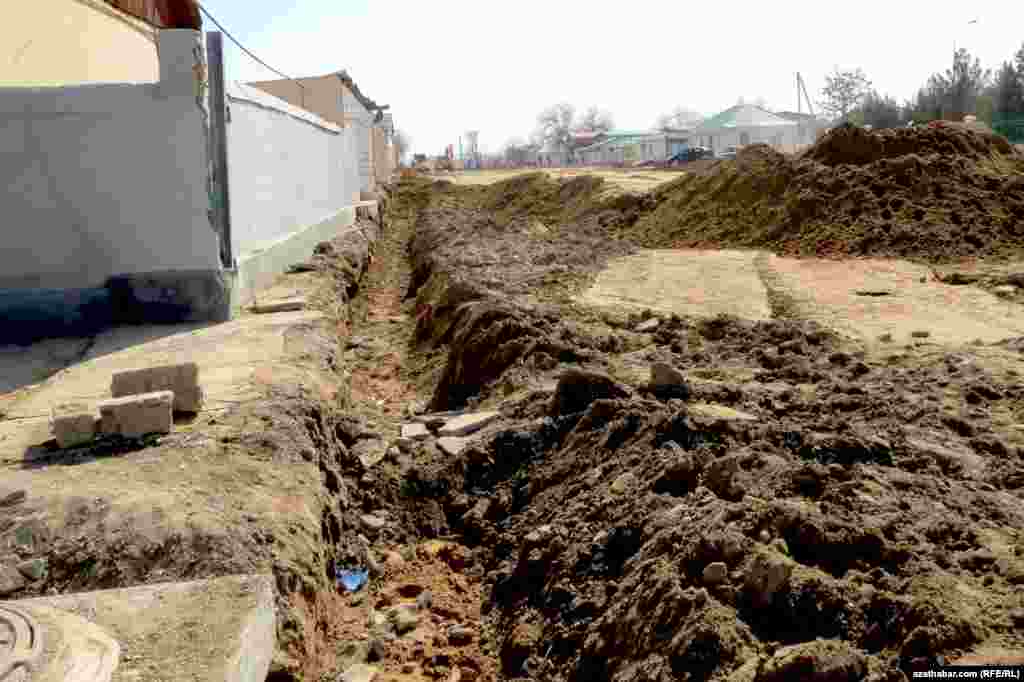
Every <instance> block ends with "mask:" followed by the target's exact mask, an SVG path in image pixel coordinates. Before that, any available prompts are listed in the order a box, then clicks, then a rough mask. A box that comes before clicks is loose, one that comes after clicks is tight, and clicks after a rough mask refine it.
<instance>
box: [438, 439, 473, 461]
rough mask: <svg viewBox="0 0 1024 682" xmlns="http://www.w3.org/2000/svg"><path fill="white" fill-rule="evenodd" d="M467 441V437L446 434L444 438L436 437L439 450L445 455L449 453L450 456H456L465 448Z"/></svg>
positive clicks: (468, 440) (468, 441)
mask: <svg viewBox="0 0 1024 682" xmlns="http://www.w3.org/2000/svg"><path fill="white" fill-rule="evenodd" d="M469 443H470V439H469V438H455V437H453V436H446V437H444V438H438V439H437V447H439V448H441V451H442V452H444V453H445V454H446V455H450V456H452V457H455V456H457V455H458V454H459V453H461V452H462V451H463V450H465V449H466V446H467V445H469Z"/></svg>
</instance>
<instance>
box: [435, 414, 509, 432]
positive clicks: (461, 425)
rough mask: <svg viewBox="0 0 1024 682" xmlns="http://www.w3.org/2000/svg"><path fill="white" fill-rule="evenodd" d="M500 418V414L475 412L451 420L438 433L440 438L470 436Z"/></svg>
mask: <svg viewBox="0 0 1024 682" xmlns="http://www.w3.org/2000/svg"><path fill="white" fill-rule="evenodd" d="M499 416H500V413H499V412H474V413H472V414H464V415H462V416H459V417H454V418H453V419H450V420H449V421H448V422H447V423H446V424H445V425H444V426H442V427H441V428H440V430H439V431H438V432H437V435H439V436H468V435H469V434H471V433H476V432H477V431H479V430H480V429H482V428H483V427H485V426H487V425H488V424H490V423H491V422H492V421H494V420H495V419H497V418H498V417H499Z"/></svg>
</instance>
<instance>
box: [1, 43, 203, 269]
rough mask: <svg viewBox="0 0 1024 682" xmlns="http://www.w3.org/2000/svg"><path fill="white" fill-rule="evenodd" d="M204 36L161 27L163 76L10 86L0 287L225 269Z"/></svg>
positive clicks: (4, 104) (5, 100)
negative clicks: (202, 58)
mask: <svg viewBox="0 0 1024 682" xmlns="http://www.w3.org/2000/svg"><path fill="white" fill-rule="evenodd" d="M198 41H199V33H198V32H195V31H164V32H162V33H161V37H160V56H161V60H162V66H165V67H166V68H164V69H163V70H162V75H163V76H164V79H163V80H162V81H161V82H160V83H158V84H135V85H127V84H110V85H86V86H75V87H55V88H0V206H3V208H4V211H3V220H4V232H3V238H2V242H0V243H2V247H0V287H10V288H37V287H54V288H65V287H91V286H99V285H102V284H103V282H104V281H105V280H106V278H107V277H109V276H111V275H115V274H130V273H140V272H151V271H158V270H178V269H183V270H191V269H218V268H219V257H218V237H217V235H216V234H215V233H214V231H213V227H212V226H211V224H210V221H209V217H208V215H207V210H208V208H209V195H208V192H207V177H208V171H207V164H206V158H207V157H206V148H205V145H206V142H205V128H204V114H203V111H202V109H201V108H200V107H199V105H198V103H197V98H196V82H195V76H194V73H193V71H192V67H193V66H194V55H193V53H192V48H193V47H194V46H196V45H198V44H199V43H198ZM175 65H176V66H177V68H174V66H175Z"/></svg>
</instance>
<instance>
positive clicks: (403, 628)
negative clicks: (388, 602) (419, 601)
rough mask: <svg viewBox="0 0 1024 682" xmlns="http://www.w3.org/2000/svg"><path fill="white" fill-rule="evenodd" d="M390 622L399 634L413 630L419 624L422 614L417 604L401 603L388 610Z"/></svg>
mask: <svg viewBox="0 0 1024 682" xmlns="http://www.w3.org/2000/svg"><path fill="white" fill-rule="evenodd" d="M388 622H389V623H391V626H392V627H393V628H394V629H395V632H396V633H398V634H399V635H404V634H405V633H407V632H411V631H413V630H415V629H416V626H417V625H419V622H420V616H419V614H418V613H416V605H415V604H399V605H398V606H395V607H394V608H392V609H391V610H390V611H389V612H388Z"/></svg>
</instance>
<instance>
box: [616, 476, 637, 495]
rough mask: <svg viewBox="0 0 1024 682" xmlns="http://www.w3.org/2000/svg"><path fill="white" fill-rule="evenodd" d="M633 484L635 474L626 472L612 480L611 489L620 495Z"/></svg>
mask: <svg viewBox="0 0 1024 682" xmlns="http://www.w3.org/2000/svg"><path fill="white" fill-rule="evenodd" d="M634 485H636V476H634V475H633V474H632V473H630V472H626V473H624V474H622V475H621V476H619V477H618V478H616V479H615V480H614V481H612V485H611V490H612V492H613V493H615V494H616V495H621V494H622V493H624V492H626V491H627V490H629V489H630V488H632V487H633V486H634Z"/></svg>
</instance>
